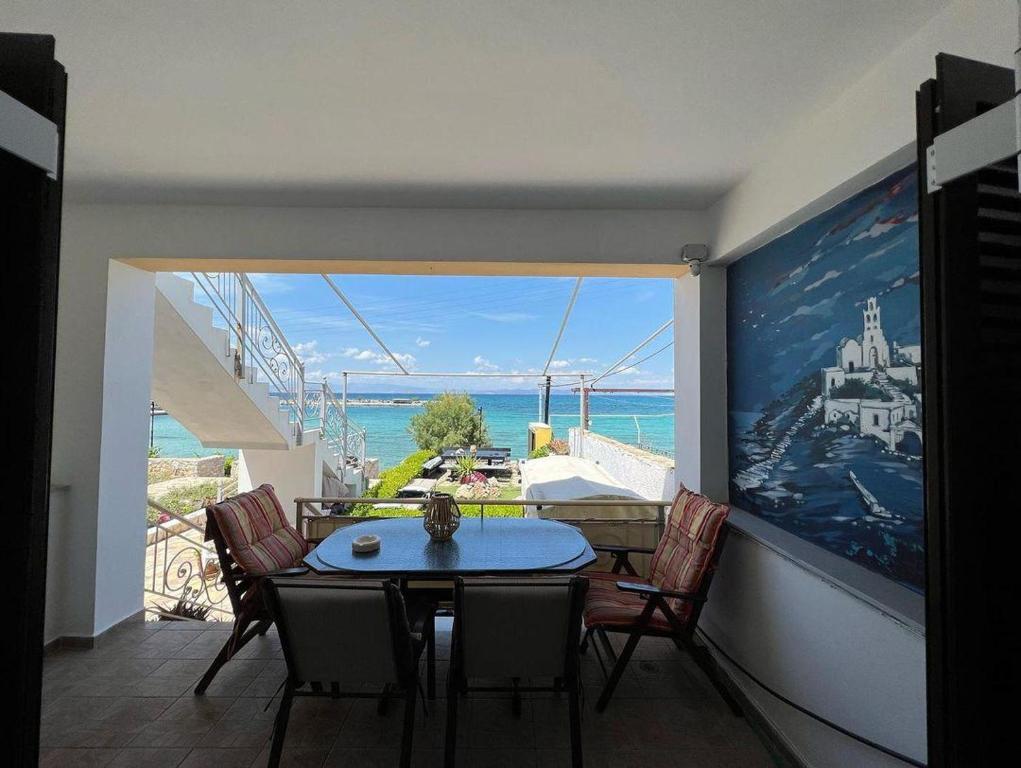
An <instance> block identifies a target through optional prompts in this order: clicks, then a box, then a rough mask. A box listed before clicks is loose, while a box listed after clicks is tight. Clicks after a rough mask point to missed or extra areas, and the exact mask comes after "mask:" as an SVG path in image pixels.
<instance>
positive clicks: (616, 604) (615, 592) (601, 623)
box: [585, 571, 683, 632]
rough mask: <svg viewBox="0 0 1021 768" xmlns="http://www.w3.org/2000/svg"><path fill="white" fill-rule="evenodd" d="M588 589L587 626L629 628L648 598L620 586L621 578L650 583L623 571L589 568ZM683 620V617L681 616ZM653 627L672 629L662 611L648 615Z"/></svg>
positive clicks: (666, 630) (586, 603) (663, 629)
mask: <svg viewBox="0 0 1021 768" xmlns="http://www.w3.org/2000/svg"><path fill="white" fill-rule="evenodd" d="M585 576H586V577H588V580H589V582H588V592H587V593H586V595H585V626H586V627H630V626H631V625H632V624H634V623H635V622H636V621H637V620H638V617H639V615H641V613H642V609H643V608H645V600H643V599H642V598H641V597H639V596H638V595H635V594H632V593H631V592H621V591H620V590H619V589H617V582H618V581H630V582H634V583H638V584H648V582H647V581H645V580H644V579H641V578H638V577H635V576H626V575H624V574H621V573H601V572H599V571H589V572H587V573H586V574H585ZM682 620H683V619H682ZM649 624H650V626H651V627H652V628H653V629H658V630H662V631H664V632H669V631H670V630H671V628H670V623H669V622H668V621H667V618H666V616H664V615H663V612H662V611H654V612H653V614H652V616H651V617H650V618H649Z"/></svg>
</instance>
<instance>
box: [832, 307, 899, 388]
mask: <svg viewBox="0 0 1021 768" xmlns="http://www.w3.org/2000/svg"><path fill="white" fill-rule="evenodd" d="M881 311H882V310H881V309H880V308H879V303H878V302H877V301H876V298H875V296H872V297H870V298H869V300H868V301H867V302H866V303H865V309H864V310H862V318H863V321H864V328H863V332H862V335H861V336H859V337H858V338H857V339H847V338H845V339H843V340H842V341H841V342H840V344H839V345H838V346H837V365H838V367H840V368H841V369H843V370H844V372H845V373H856V372H858V371H875V370H879V369H882V368H888V367H889V365H890V344H889V343H888V342H887V341H886V336H885V335H884V334H883V322H882V318H881V314H880V313H881Z"/></svg>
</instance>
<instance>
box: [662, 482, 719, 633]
mask: <svg viewBox="0 0 1021 768" xmlns="http://www.w3.org/2000/svg"><path fill="white" fill-rule="evenodd" d="M729 513H730V507H729V506H727V505H726V504H717V503H716V502H714V501H712V500H711V499H708V498H706V497H705V496H702V495H701V494H698V493H695V492H693V491H689V490H688V489H687V488H683V487H682V488H681V490H680V491H678V492H677V496H676V497H675V498H674V503H673V506H672V507H671V508H670V519H669V520H668V521H667V528H666V531H665V532H664V534H663V538H661V539H660V541H659V546H657V547H656V554H654V555H653V556H652V561H651V562H650V563H649V581H651V582H652V583H653V584H654V585H655V586H657V587H661V588H662V589H670V590H673V591H675V592H690V593H694V592H698V588H699V587H700V586H701V585H702V579H703V578H704V577H705V574H706V572H707V571H708V570H709V567H710V564H711V562H712V557H713V552H714V551H715V550H716V542H717V540H718V539H719V537H720V531H721V530H723V524H724V523H725V522H726V520H727V515H728V514H729ZM669 602H670V607H671V608H673V610H674V611H675V612H676V613H677V615H678V616H679V617H680V618H681V620H682V621H684V620H686V619H687V618H688V616H689V615H690V614H691V610H692V608H693V606H692V604H691V603H690V602H689V601H686V600H676V599H674V600H671V601H669Z"/></svg>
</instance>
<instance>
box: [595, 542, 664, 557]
mask: <svg viewBox="0 0 1021 768" xmlns="http://www.w3.org/2000/svg"><path fill="white" fill-rule="evenodd" d="M592 549H593V550H595V551H596V552H609V553H610V554H611V555H618V554H628V553H630V552H637V553H638V554H641V555H654V554H656V548H655V547H629V546H627V545H622V544H593V545H592Z"/></svg>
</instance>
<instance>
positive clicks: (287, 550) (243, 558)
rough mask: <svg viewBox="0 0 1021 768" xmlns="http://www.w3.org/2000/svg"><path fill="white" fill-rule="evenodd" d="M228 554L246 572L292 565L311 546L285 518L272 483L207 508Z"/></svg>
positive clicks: (299, 561)
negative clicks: (214, 520)
mask: <svg viewBox="0 0 1021 768" xmlns="http://www.w3.org/2000/svg"><path fill="white" fill-rule="evenodd" d="M208 512H211V513H212V514H213V516H214V517H215V518H216V524H217V526H218V527H219V529H220V532H221V533H222V534H223V538H224V541H225V542H226V543H227V548H228V549H229V550H230V553H231V556H233V558H234V559H235V560H236V561H237V563H238V565H240V566H241V567H242V568H243V569H244V570H245V573H250V574H253V575H256V576H257V575H259V574H263V573H268V572H269V571H276V570H280V569H283V568H293V567H294V566H296V565H299V564H300V563H301V559H302V558H303V557H304V556H305V555H306V554H308V551H309V549H310V547H309V544H308V542H307V541H305V538H304V537H303V536H302V535H301V534H300V533H298V531H297V530H295V529H294V527H293V526H292V525H291V524H290V523H289V522H288V521H287V518H286V517H285V516H284V510H283V507H281V506H280V501H279V499H277V496H276V494H275V493H274V492H273V486H272V485H269V484H264V485H260V486H259V487H258V488H256V489H255V490H253V491H248V492H247V493H241V494H238V495H237V496H233V497H232V498H229V499H226V500H225V501H221V502H220V503H219V504H217V505H215V506H213V507H210V508H209V509H208Z"/></svg>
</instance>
